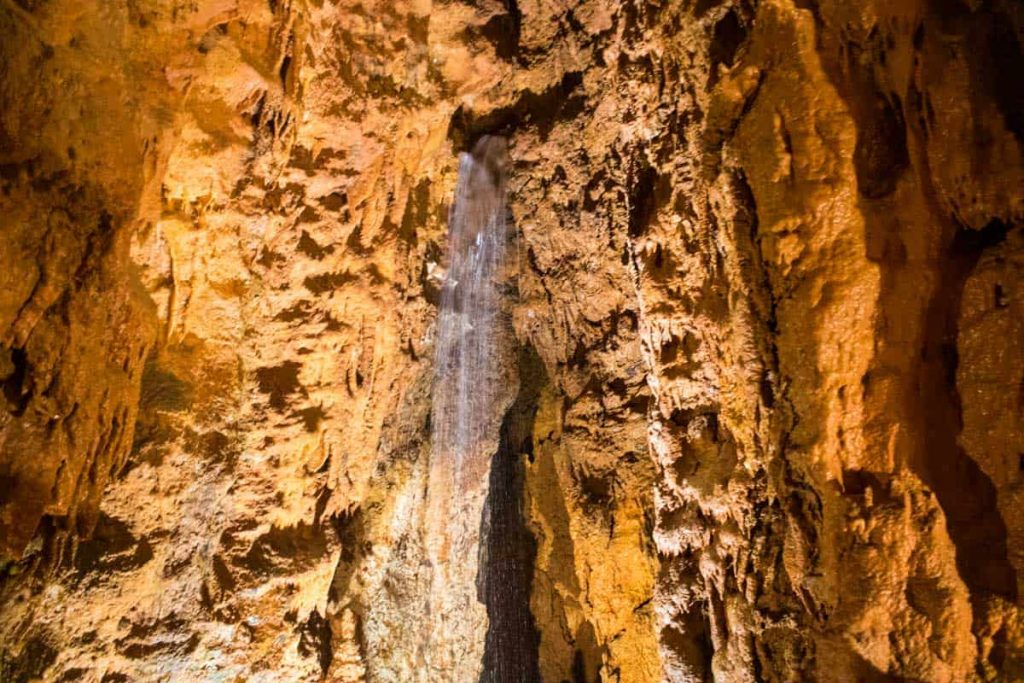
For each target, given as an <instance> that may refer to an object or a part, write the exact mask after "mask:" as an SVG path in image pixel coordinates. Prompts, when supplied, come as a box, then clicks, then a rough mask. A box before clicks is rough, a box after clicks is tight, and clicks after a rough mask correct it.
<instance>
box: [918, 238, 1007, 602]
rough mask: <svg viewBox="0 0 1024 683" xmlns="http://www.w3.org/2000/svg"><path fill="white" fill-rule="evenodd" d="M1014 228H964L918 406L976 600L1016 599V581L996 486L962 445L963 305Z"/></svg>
mask: <svg viewBox="0 0 1024 683" xmlns="http://www.w3.org/2000/svg"><path fill="white" fill-rule="evenodd" d="M1006 232H1007V226H1006V225H1004V224H1002V223H1000V222H998V221H993V222H992V223H990V224H989V225H988V226H986V227H985V229H984V230H970V229H965V228H958V229H957V232H956V234H955V236H954V237H953V239H952V241H951V243H950V246H949V251H948V255H947V260H946V264H945V265H944V267H943V268H942V269H941V272H942V273H943V277H942V279H941V280H940V284H939V287H938V288H937V290H936V292H935V294H934V296H933V298H932V303H931V306H930V308H929V310H928V317H927V320H926V323H925V325H926V327H925V344H924V349H923V350H922V351H923V353H922V367H921V379H920V385H919V391H920V394H919V401H920V405H921V409H922V411H923V414H924V440H925V447H924V453H925V460H926V462H925V463H924V470H925V471H924V474H925V477H926V479H927V483H928V484H929V486H931V487H932V488H933V489H934V490H935V493H936V495H937V496H938V499H939V504H940V505H941V506H942V509H943V512H945V514H946V524H947V527H948V529H949V535H950V537H951V538H952V540H953V543H954V545H955V546H956V563H957V569H958V571H959V573H960V576H961V577H962V578H963V580H964V582H965V583H966V584H967V587H968V588H969V589H970V591H971V595H972V596H974V597H977V596H979V595H983V594H995V595H1000V596H1003V597H1004V598H1006V599H1007V600H1011V601H1013V600H1016V598H1017V580H1016V573H1015V571H1014V569H1013V565H1012V564H1010V561H1009V558H1008V556H1007V546H1006V523H1005V522H1004V521H1003V518H1002V516H1001V515H1000V514H999V509H998V507H997V505H996V488H995V485H994V484H993V483H992V480H991V479H990V478H989V477H988V476H987V475H986V474H985V473H984V472H983V471H982V470H981V468H980V467H979V466H978V464H977V463H976V462H975V461H974V460H972V459H971V457H970V456H969V455H967V453H965V452H964V450H963V449H962V448H961V447H960V445H959V443H958V437H959V434H960V430H961V428H962V424H963V418H962V413H961V397H960V394H959V392H958V390H957V386H956V372H957V365H958V362H959V359H958V354H957V336H958V333H959V329H958V322H959V315H960V301H961V299H962V297H963V290H964V285H965V283H966V281H967V278H968V277H969V276H970V274H971V272H972V271H973V270H974V267H975V265H976V264H977V262H978V259H979V258H980V257H981V255H982V252H983V251H984V250H985V249H987V248H989V247H992V246H995V245H997V244H999V243H1000V242H1002V241H1003V239H1004V238H1005V237H1006Z"/></svg>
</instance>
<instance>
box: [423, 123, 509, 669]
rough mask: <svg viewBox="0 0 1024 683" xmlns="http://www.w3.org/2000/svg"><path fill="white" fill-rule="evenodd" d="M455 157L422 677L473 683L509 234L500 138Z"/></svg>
mask: <svg viewBox="0 0 1024 683" xmlns="http://www.w3.org/2000/svg"><path fill="white" fill-rule="evenodd" d="M459 161H460V163H459V180H458V187H457V189H456V193H455V201H454V204H453V205H452V209H451V212H450V214H449V228H448V230H449V235H448V271H447V276H446V278H445V280H444V284H443V286H442V289H441V308H440V312H439V315H438V320H437V342H436V344H437V345H436V356H435V367H436V370H435V372H436V374H435V377H434V389H433V399H432V410H431V437H432V443H431V456H430V457H431V459H430V469H429V476H428V492H427V501H426V504H427V509H426V529H425V539H426V547H427V555H428V558H429V560H430V563H431V569H432V578H431V590H430V598H429V609H430V614H429V618H428V628H429V629H430V631H429V633H428V634H427V638H426V641H427V644H426V653H425V658H426V663H427V665H428V667H427V668H428V671H427V678H428V679H429V680H453V681H473V680H476V679H477V678H478V677H479V675H480V671H481V666H482V659H483V648H484V642H483V634H484V633H485V632H486V630H487V612H486V609H485V607H484V605H483V604H482V603H481V602H480V600H479V595H478V587H477V581H478V574H479V568H480V555H481V546H480V543H481V538H480V535H481V534H480V526H481V520H482V518H483V514H484V503H485V501H486V498H487V494H488V480H489V474H490V468H491V460H492V456H493V455H494V454H495V452H496V451H497V450H498V440H499V432H500V430H501V422H502V417H503V416H504V414H505V412H506V410H507V409H508V407H509V405H510V404H511V402H512V400H513V398H514V397H515V394H516V390H517V385H518V378H517V375H516V369H515V361H514V358H513V357H512V351H511V333H510V323H509V319H508V313H507V310H506V308H505V306H504V303H505V297H503V296H502V290H503V289H504V288H506V287H507V284H508V267H507V260H508V259H507V251H508V242H509V238H510V236H509V231H508V226H507V220H506V210H505V192H506V187H505V185H506V172H507V168H506V166H507V151H506V142H505V140H504V139H503V138H499V137H491V136H488V137H484V138H482V139H481V140H480V141H479V142H478V143H477V144H476V146H475V147H474V149H473V152H472V153H464V154H462V155H461V156H460V160H459ZM441 672H444V673H443V674H442V673H441ZM432 676H433V677H432ZM449 676H450V677H451V678H449Z"/></svg>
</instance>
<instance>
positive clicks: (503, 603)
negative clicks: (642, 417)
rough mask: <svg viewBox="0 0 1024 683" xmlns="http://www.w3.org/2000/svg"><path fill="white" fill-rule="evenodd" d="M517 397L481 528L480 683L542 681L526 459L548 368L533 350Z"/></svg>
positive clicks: (523, 365) (524, 359)
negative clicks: (483, 611) (483, 620)
mask: <svg viewBox="0 0 1024 683" xmlns="http://www.w3.org/2000/svg"><path fill="white" fill-rule="evenodd" d="M519 374H520V384H519V395H518V396H517V397H516V400H515V402H514V403H513V404H512V407H511V408H510V409H509V411H508V413H506V415H505V420H504V422H503V423H502V425H501V437H500V442H499V445H498V452H497V453H496V454H495V456H494V459H493V461H492V463H491V476H490V488H489V492H488V496H487V502H486V504H485V505H484V516H483V520H482V528H481V533H480V536H481V544H480V547H481V555H482V557H481V558H480V576H479V577H478V580H477V581H478V591H479V597H480V601H481V602H483V603H484V604H485V605H486V606H487V618H488V623H489V626H488V629H487V636H486V640H485V649H484V668H483V672H482V673H481V675H480V683H533V682H534V681H536V682H537V683H540V680H541V678H540V668H539V665H538V661H537V657H538V654H537V651H538V647H539V645H540V633H539V632H538V631H537V626H536V624H535V623H534V619H533V614H532V613H531V612H530V592H531V590H532V584H533V563H534V559H535V558H536V556H537V542H536V540H535V539H534V538H533V535H532V534H531V533H530V530H529V528H527V526H526V519H525V515H524V513H523V477H524V472H523V460H524V459H526V458H532V456H533V422H534V417H535V416H536V413H537V400H538V396H539V394H540V388H541V386H542V385H543V382H544V369H543V366H542V365H541V362H540V359H539V358H538V357H537V354H536V353H535V352H534V351H533V349H523V350H521V351H520V353H519Z"/></svg>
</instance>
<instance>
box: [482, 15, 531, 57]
mask: <svg viewBox="0 0 1024 683" xmlns="http://www.w3.org/2000/svg"><path fill="white" fill-rule="evenodd" d="M503 2H504V5H505V12H504V13H502V14H497V15H495V16H493V17H491V19H490V20H489V21H488V22H487V23H486V24H484V26H483V28H482V29H481V33H483V35H484V37H485V38H487V40H489V41H490V42H491V44H492V45H494V51H495V53H496V54H497V55H498V57H499V58H501V59H504V60H507V61H508V60H512V59H514V58H515V57H516V55H517V54H518V52H519V36H520V33H521V31H522V24H523V13H522V12H521V11H520V10H519V3H518V2H516V0H503Z"/></svg>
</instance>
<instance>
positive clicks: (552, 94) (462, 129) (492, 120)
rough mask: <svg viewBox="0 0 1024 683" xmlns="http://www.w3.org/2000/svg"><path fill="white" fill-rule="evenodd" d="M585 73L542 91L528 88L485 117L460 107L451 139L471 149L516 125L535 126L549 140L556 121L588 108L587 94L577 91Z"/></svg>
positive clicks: (567, 76)
mask: <svg viewBox="0 0 1024 683" xmlns="http://www.w3.org/2000/svg"><path fill="white" fill-rule="evenodd" d="M582 84H583V74H582V73H580V72H578V71H570V72H568V73H566V74H565V75H564V76H563V77H562V80H561V81H559V82H558V83H557V84H556V85H553V86H551V87H550V88H548V89H546V90H543V91H541V92H539V93H538V92H533V91H532V90H526V91H524V92H523V94H522V95H520V96H519V98H518V99H516V101H515V102H514V103H512V104H511V105H509V106H507V107H501V108H499V109H495V110H494V111H491V112H489V113H487V114H486V115H484V116H474V115H473V114H472V113H471V112H470V111H469V110H467V109H464V108H462V107H460V108H459V109H458V110H457V111H456V112H455V115H454V116H453V117H452V121H451V124H450V125H449V127H448V138H449V139H450V140H452V142H453V143H454V146H455V148H456V149H460V150H471V149H473V147H474V146H475V145H476V142H477V141H478V140H479V139H480V138H482V137H484V136H485V135H504V136H508V135H509V134H510V132H511V131H512V130H513V129H515V128H524V127H525V128H531V127H532V128H536V129H537V130H538V131H539V133H540V136H541V138H542V139H545V140H546V139H547V136H548V135H549V134H550V133H551V130H552V129H553V128H554V126H555V123H557V122H558V121H567V120H571V119H575V118H576V117H578V116H579V115H580V114H581V113H582V112H583V111H584V109H585V107H586V102H587V99H586V96H585V95H584V94H583V93H582V92H578V91H579V89H580V86H581V85H582Z"/></svg>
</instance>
